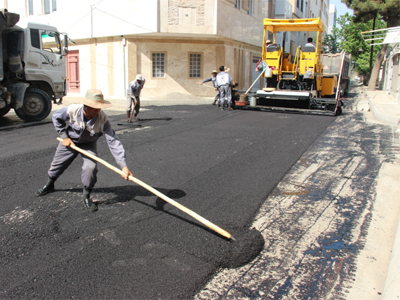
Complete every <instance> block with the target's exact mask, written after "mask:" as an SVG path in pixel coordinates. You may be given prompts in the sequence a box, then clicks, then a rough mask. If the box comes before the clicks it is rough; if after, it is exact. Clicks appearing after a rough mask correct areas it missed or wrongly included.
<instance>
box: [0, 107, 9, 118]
mask: <svg viewBox="0 0 400 300" xmlns="http://www.w3.org/2000/svg"><path fill="white" fill-rule="evenodd" d="M9 111H10V108H9V107H4V108H2V109H0V117H2V116H4V115H6V114H7V113H8V112H9Z"/></svg>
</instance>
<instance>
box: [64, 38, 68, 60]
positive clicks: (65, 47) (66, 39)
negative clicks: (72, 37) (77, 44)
mask: <svg viewBox="0 0 400 300" xmlns="http://www.w3.org/2000/svg"><path fill="white" fill-rule="evenodd" d="M63 53H64V55H67V54H68V35H66V34H65V35H64V48H63Z"/></svg>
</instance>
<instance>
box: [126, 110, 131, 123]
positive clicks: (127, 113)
mask: <svg viewBox="0 0 400 300" xmlns="http://www.w3.org/2000/svg"><path fill="white" fill-rule="evenodd" d="M126 122H127V123H130V122H131V112H130V111H127V112H126Z"/></svg>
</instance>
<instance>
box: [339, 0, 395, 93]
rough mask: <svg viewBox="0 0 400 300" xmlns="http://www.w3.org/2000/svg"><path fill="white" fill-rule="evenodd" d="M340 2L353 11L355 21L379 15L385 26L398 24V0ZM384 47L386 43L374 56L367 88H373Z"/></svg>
mask: <svg viewBox="0 0 400 300" xmlns="http://www.w3.org/2000/svg"><path fill="white" fill-rule="evenodd" d="M342 2H344V3H345V4H346V5H347V6H348V7H349V8H351V9H352V10H353V11H354V15H355V22H366V21H370V20H375V19H377V18H378V17H379V16H380V17H381V18H382V20H383V21H384V22H386V27H387V28H389V27H394V26H399V25H400V5H399V0H342ZM386 47H387V45H384V46H383V47H382V48H381V50H380V51H379V53H378V54H377V56H376V59H375V63H374V68H373V70H372V72H371V78H370V81H369V84H368V89H369V90H375V87H376V82H377V81H378V75H379V69H380V66H381V64H382V60H383V58H384V54H385V52H386Z"/></svg>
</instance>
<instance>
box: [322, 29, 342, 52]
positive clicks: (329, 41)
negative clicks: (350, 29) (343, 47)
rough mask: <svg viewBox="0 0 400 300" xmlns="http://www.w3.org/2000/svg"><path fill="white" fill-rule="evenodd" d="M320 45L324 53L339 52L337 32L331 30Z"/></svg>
mask: <svg viewBox="0 0 400 300" xmlns="http://www.w3.org/2000/svg"><path fill="white" fill-rule="evenodd" d="M322 47H323V51H324V53H328V52H329V53H339V52H340V45H339V42H338V36H337V32H335V31H334V30H333V31H332V34H328V35H327V36H326V37H325V38H324V40H323V41H322Z"/></svg>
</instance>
